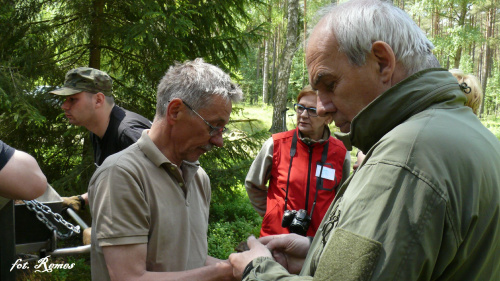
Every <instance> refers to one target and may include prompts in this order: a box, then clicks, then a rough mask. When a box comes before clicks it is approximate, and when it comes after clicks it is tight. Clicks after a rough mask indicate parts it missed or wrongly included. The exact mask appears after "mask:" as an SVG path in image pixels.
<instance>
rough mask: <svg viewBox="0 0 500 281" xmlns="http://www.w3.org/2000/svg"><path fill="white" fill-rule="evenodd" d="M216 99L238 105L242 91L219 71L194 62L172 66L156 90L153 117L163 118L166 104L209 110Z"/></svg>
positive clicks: (213, 67) (204, 63)
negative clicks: (175, 102) (182, 103)
mask: <svg viewBox="0 0 500 281" xmlns="http://www.w3.org/2000/svg"><path fill="white" fill-rule="evenodd" d="M214 95H218V96H221V97H223V98H224V100H226V102H230V101H231V102H239V101H240V100H241V99H242V98H243V93H242V91H241V89H240V88H239V87H238V85H236V84H235V83H233V82H231V78H230V77H229V75H228V74H226V73H225V72H224V71H222V69H220V68H218V67H217V66H214V65H211V64H209V63H206V62H204V61H203V59H202V58H197V59H195V60H193V61H187V62H184V63H182V64H180V63H175V65H173V66H171V67H170V68H169V69H168V71H167V72H166V73H165V76H163V78H162V79H161V81H160V84H159V85H158V90H157V98H156V99H157V101H156V116H157V117H163V116H165V113H166V109H167V104H168V103H169V101H171V100H172V99H175V98H180V99H182V100H183V101H185V102H186V103H187V104H189V105H190V106H191V107H192V108H193V109H194V110H198V109H200V108H203V107H206V106H210V105H211V104H212V97H213V96H214Z"/></svg>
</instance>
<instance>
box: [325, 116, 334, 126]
mask: <svg viewBox="0 0 500 281" xmlns="http://www.w3.org/2000/svg"><path fill="white" fill-rule="evenodd" d="M325 117H326V119H325V125H327V126H328V125H329V124H330V123H332V122H333V114H331V113H330V114H327V115H326V116H325Z"/></svg>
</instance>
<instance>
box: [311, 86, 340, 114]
mask: <svg viewBox="0 0 500 281" xmlns="http://www.w3.org/2000/svg"><path fill="white" fill-rule="evenodd" d="M317 98H318V100H317V105H316V110H317V112H318V115H319V116H321V117H324V116H325V115H326V114H328V113H335V112H336V111H337V109H336V108H335V105H334V104H333V102H332V99H331V98H330V96H329V95H328V94H324V93H321V92H320V91H318V94H317Z"/></svg>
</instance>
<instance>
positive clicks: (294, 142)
mask: <svg viewBox="0 0 500 281" xmlns="http://www.w3.org/2000/svg"><path fill="white" fill-rule="evenodd" d="M298 133H299V132H298V131H295V133H294V134H293V138H292V147H291V148H290V166H288V177H287V179H286V196H285V209H284V210H283V212H284V211H286V205H287V203H288V185H289V184H290V171H291V170H292V163H293V157H294V156H295V153H296V152H297V134H298Z"/></svg>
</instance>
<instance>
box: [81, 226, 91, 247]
mask: <svg viewBox="0 0 500 281" xmlns="http://www.w3.org/2000/svg"><path fill="white" fill-rule="evenodd" d="M91 233H92V228H91V227H89V228H86V229H85V230H84V231H83V235H82V240H83V245H90V241H91Z"/></svg>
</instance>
